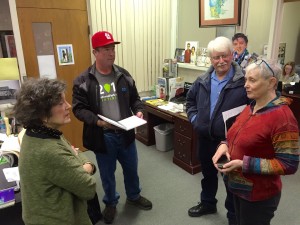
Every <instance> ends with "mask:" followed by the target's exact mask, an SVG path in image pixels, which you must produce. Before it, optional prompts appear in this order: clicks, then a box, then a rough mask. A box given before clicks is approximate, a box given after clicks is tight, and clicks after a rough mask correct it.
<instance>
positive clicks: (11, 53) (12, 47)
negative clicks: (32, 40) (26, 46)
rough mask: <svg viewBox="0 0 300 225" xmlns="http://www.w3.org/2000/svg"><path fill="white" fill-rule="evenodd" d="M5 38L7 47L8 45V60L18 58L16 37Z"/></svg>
mask: <svg viewBox="0 0 300 225" xmlns="http://www.w3.org/2000/svg"><path fill="white" fill-rule="evenodd" d="M4 38H5V45H6V50H7V56H8V58H15V57H17V49H16V44H15V38H14V35H5V36H4Z"/></svg>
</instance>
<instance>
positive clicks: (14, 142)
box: [0, 134, 20, 152]
mask: <svg viewBox="0 0 300 225" xmlns="http://www.w3.org/2000/svg"><path fill="white" fill-rule="evenodd" d="M5 136H6V134H5ZM0 151H17V152H20V144H19V141H18V137H15V136H14V135H10V136H8V137H7V136H6V138H5V139H4V142H3V143H2V145H1V148H0Z"/></svg>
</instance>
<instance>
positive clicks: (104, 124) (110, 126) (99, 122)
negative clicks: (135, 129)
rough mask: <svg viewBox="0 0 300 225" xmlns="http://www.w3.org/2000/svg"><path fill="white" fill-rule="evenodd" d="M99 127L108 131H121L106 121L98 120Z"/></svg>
mask: <svg viewBox="0 0 300 225" xmlns="http://www.w3.org/2000/svg"><path fill="white" fill-rule="evenodd" d="M97 126H98V127H102V128H106V129H114V130H116V129H120V128H118V127H116V126H114V125H112V124H110V123H108V122H106V121H104V120H98V121H97Z"/></svg>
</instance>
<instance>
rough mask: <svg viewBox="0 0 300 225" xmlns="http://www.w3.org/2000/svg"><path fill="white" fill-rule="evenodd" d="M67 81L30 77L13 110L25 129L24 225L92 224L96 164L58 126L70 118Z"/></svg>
mask: <svg viewBox="0 0 300 225" xmlns="http://www.w3.org/2000/svg"><path fill="white" fill-rule="evenodd" d="M65 90H66V84H65V83H64V82H62V81H59V80H49V79H30V80H28V81H26V82H25V83H24V84H23V85H22V87H21V89H20V90H19V92H18V93H17V102H16V104H15V106H14V110H13V111H14V115H15V117H16V119H17V120H18V122H19V123H20V124H21V125H23V126H24V128H26V132H25V135H24V136H23V138H22V143H21V152H20V159H19V172H20V182H21V191H22V210H23V211H22V214H23V215H22V217H23V220H24V222H25V224H31V225H32V224H44V225H46V224H49V225H50V224H66V225H67V224H68V225H75V224H76V225H77V224H78V225H91V224H92V223H91V221H90V219H89V216H88V213H87V203H86V201H87V200H89V199H92V198H93V197H94V196H95V188H96V181H95V179H94V178H93V177H92V174H93V173H94V172H95V166H94V165H93V164H92V163H91V162H90V161H89V160H88V159H87V158H85V157H84V156H83V155H82V154H78V151H77V150H76V149H75V148H74V147H73V146H71V145H70V143H69V142H68V141H67V140H66V139H65V138H64V136H63V134H62V132H61V131H60V130H59V129H60V128H61V127H62V126H63V125H64V124H67V123H70V121H71V119H70V109H71V106H70V104H69V103H68V102H67V101H66V98H65Z"/></svg>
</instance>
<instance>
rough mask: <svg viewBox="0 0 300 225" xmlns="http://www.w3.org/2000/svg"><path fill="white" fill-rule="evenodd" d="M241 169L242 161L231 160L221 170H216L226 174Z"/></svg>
mask: <svg viewBox="0 0 300 225" xmlns="http://www.w3.org/2000/svg"><path fill="white" fill-rule="evenodd" d="M242 167H243V160H240V159H235V160H231V161H230V162H228V163H225V164H224V165H223V168H222V169H220V168H217V169H218V170H219V171H220V172H222V173H227V172H230V171H233V170H236V169H240V168H242Z"/></svg>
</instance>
